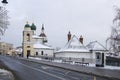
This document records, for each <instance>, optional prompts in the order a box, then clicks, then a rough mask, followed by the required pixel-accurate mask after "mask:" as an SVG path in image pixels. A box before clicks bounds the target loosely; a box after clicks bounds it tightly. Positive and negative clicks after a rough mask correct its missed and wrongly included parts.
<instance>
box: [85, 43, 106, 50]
mask: <svg viewBox="0 0 120 80" xmlns="http://www.w3.org/2000/svg"><path fill="white" fill-rule="evenodd" d="M86 47H87V48H88V49H89V50H107V49H106V48H105V47H104V46H103V45H102V44H100V43H99V42H98V41H93V42H90V43H89V44H88V45H87V46H86Z"/></svg>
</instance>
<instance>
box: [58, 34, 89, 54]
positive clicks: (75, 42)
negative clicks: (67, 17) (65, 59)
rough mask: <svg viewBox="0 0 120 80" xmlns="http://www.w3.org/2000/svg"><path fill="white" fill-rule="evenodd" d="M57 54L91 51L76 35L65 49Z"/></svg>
mask: <svg viewBox="0 0 120 80" xmlns="http://www.w3.org/2000/svg"><path fill="white" fill-rule="evenodd" d="M57 52H89V50H88V49H87V48H86V47H85V46H84V45H83V44H81V43H80V41H79V39H78V38H77V37H76V36H75V35H73V37H72V38H71V39H70V41H69V42H68V43H67V44H66V45H65V47H64V48H62V49H60V50H59V51H57Z"/></svg>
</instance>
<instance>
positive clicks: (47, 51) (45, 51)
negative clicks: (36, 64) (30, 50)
mask: <svg viewBox="0 0 120 80" xmlns="http://www.w3.org/2000/svg"><path fill="white" fill-rule="evenodd" d="M34 52H35V55H36V56H44V57H53V56H54V55H53V53H54V49H53V48H51V47H49V46H47V45H45V44H41V43H35V44H34Z"/></svg>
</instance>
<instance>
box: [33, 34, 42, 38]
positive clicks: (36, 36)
mask: <svg viewBox="0 0 120 80" xmlns="http://www.w3.org/2000/svg"><path fill="white" fill-rule="evenodd" d="M32 38H42V37H39V36H38V35H33V36H32Z"/></svg>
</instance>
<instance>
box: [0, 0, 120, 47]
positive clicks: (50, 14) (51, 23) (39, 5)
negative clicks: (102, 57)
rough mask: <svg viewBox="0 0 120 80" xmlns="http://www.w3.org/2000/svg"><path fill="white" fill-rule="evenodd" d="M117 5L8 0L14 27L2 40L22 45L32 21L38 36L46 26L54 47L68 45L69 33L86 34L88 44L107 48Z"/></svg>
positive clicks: (117, 0) (118, 0) (104, 0)
mask: <svg viewBox="0 0 120 80" xmlns="http://www.w3.org/2000/svg"><path fill="white" fill-rule="evenodd" d="M1 5H2V4H1ZM114 6H118V7H120V0H8V5H6V8H7V9H8V10H9V16H10V19H9V20H10V25H9V26H8V30H7V31H6V33H5V35H4V37H2V38H1V39H2V40H1V41H5V42H9V43H12V44H14V45H15V46H20V45H22V31H23V29H24V25H25V24H26V21H28V22H29V24H31V23H32V22H34V23H35V25H36V26H37V31H36V32H37V35H39V34H40V30H41V25H42V23H43V24H44V25H45V33H46V35H47V37H48V41H49V44H51V45H52V46H53V47H63V46H64V45H65V44H66V42H67V33H68V31H71V34H72V35H76V36H77V37H79V36H80V35H83V38H84V44H85V45H86V44H88V43H89V42H91V41H95V40H97V41H99V42H100V43H102V44H103V45H105V41H106V39H107V37H109V35H110V32H111V25H112V20H113V18H114V16H115V10H114Z"/></svg>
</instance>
